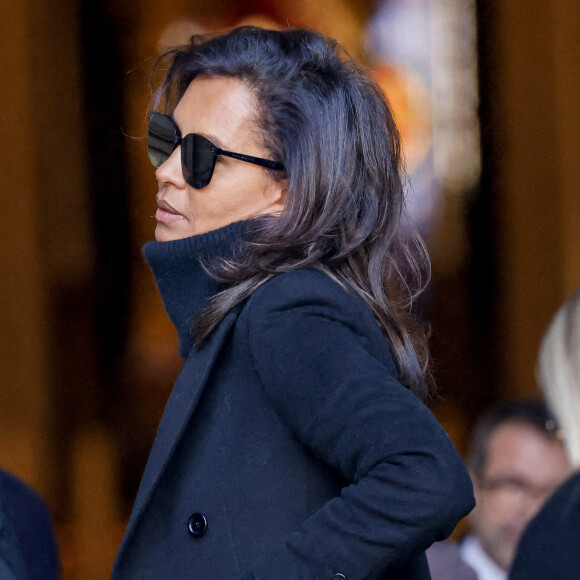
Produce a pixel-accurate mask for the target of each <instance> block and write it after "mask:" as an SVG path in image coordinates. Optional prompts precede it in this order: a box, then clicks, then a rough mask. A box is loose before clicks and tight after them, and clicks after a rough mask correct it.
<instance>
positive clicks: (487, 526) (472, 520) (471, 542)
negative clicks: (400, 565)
mask: <svg viewBox="0 0 580 580" xmlns="http://www.w3.org/2000/svg"><path fill="white" fill-rule="evenodd" d="M467 466H468V468H469V471H470V474H471V478H472V480H473V487H474V491H475V498H476V502H477V505H476V507H475V509H474V510H473V511H472V512H471V514H470V515H469V518H468V521H469V524H470V533H469V534H468V535H467V536H465V538H463V540H462V541H461V542H460V543H459V545H455V544H449V543H446V544H436V545H434V546H433V547H432V548H431V550H430V551H429V552H428V558H429V565H430V567H431V574H432V577H433V580H473V579H475V578H477V580H507V577H508V572H509V569H510V567H511V565H512V562H513V558H514V554H515V550H516V547H517V544H518V541H519V539H520V537H521V535H522V532H523V531H524V528H525V527H526V525H527V523H528V522H529V521H530V520H531V519H532V518H533V517H534V515H535V514H536V513H537V512H538V510H539V509H540V507H541V506H542V505H543V504H544V502H545V501H546V499H547V498H548V496H549V495H550V494H551V493H552V492H553V491H554V490H555V489H556V487H558V486H559V485H560V483H562V482H563V481H564V479H566V477H567V476H568V475H569V473H570V465H569V463H568V459H567V457H566V453H565V451H564V445H563V443H562V440H561V437H560V433H559V431H558V428H557V425H556V422H555V420H554V418H553V417H552V416H551V415H550V414H549V412H548V410H547V408H546V405H545V404H544V403H543V402H542V401H540V400H535V399H530V400H522V401H508V402H505V403H503V404H502V405H500V406H499V407H497V408H496V409H493V410H492V411H489V412H487V413H486V414H485V415H483V416H482V417H481V419H480V420H479V421H478V423H477V425H476V427H475V429H474V432H473V436H472V441H471V448H470V452H469V455H468V458H467ZM474 573H475V575H474Z"/></svg>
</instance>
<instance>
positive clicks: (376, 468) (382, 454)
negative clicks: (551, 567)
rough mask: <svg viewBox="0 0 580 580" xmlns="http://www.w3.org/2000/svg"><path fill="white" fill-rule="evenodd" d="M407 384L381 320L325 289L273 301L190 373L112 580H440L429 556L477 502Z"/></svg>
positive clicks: (257, 302) (326, 283) (268, 288)
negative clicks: (432, 577)
mask: <svg viewBox="0 0 580 580" xmlns="http://www.w3.org/2000/svg"><path fill="white" fill-rule="evenodd" d="M395 374H396V371H395V366H394V364H393V360H392V358H391V355H390V352H389V349H388V347H387V345H386V343H385V339H384V337H383V335H382V333H381V332H380V330H379V327H378V325H377V322H376V320H375V318H374V316H373V315H372V313H371V311H370V310H369V309H368V307H367V306H366V305H365V304H364V302H363V301H362V300H361V299H359V298H357V297H354V296H352V295H350V294H348V293H347V292H345V291H344V290H343V289H342V288H341V287H340V286H339V285H338V284H336V283H335V282H334V281H332V280H331V279H330V278H329V277H327V276H326V275H324V274H321V273H319V272H315V271H312V270H301V271H295V272H291V273H288V274H283V275H280V276H277V277H276V278H274V279H273V280H271V281H270V282H267V283H266V284H264V285H263V286H261V287H260V288H259V289H258V290H257V291H256V292H255V293H254V294H253V295H252V297H251V298H250V299H249V300H248V301H247V303H246V304H245V306H244V307H243V308H240V309H238V311H236V312H232V313H230V314H229V315H228V316H227V317H226V318H225V319H224V321H223V322H222V323H221V325H220V326H219V328H218V329H217V330H216V331H215V332H214V333H213V335H212V336H211V338H210V339H209V340H208V341H207V343H206V344H205V345H204V346H203V348H201V349H200V350H199V351H192V352H191V353H190V354H189V356H188V357H187V358H186V360H185V362H184V365H183V368H182V371H181V373H180V375H179V377H178V379H177V382H176V384H175V387H174V389H173V392H172V394H171V397H170V399H169V401H168V403H167V407H166V409H165V413H164V416H163V419H162V421H161V424H160V427H159V430H158V433H157V437H156V440H155V443H154V445H153V449H152V451H151V454H150V457H149V462H148V465H147V468H146V470H145V474H144V476H143V479H142V482H141V487H140V490H139V493H138V496H137V500H136V502H135V506H134V509H133V513H132V516H131V519H130V522H129V526H128V529H127V532H126V535H125V538H124V540H123V543H122V545H121V548H120V550H119V553H118V556H117V560H116V563H115V568H114V572H113V578H115V579H119V580H120V579H128V578H140V579H159V578H163V579H165V578H172V579H173V578H194V579H197V580H230V579H239V578H244V579H248V580H249V579H255V580H290V579H292V580H302V579H303V580H317V579H321V580H330V579H331V578H335V577H336V578H344V577H346V578H347V580H362V579H385V578H392V579H403V578H404V579H405V580H409V579H425V578H429V571H428V568H427V563H426V559H425V555H424V550H425V549H426V548H427V547H428V546H429V545H430V544H431V543H432V542H433V541H435V540H442V539H444V538H445V537H446V536H447V535H448V534H450V533H451V531H452V530H453V528H454V526H455V524H456V523H457V521H458V520H459V519H460V518H462V517H463V516H464V515H465V514H466V513H467V512H469V510H470V509H471V508H472V507H473V504H474V502H473V494H472V487H471V482H470V479H469V477H468V475H467V473H466V471H465V469H464V467H463V464H462V461H461V459H460V458H459V456H458V454H457V452H456V451H455V449H454V447H453V445H452V444H451V442H450V441H449V439H448V437H447V435H446V434H445V432H444V431H443V429H442V428H441V427H440V425H439V424H438V422H437V421H436V419H435V418H434V417H433V415H432V414H431V413H430V412H429V411H428V410H427V408H426V407H425V406H424V405H423V403H421V402H420V401H419V400H418V399H417V397H415V396H414V395H413V394H412V393H410V392H409V391H408V390H407V389H406V388H404V387H403V386H401V385H400V384H399V383H398V382H397V381H396V380H395V378H394V376H395ZM192 516H193V517H192ZM335 574H336V576H335ZM341 574H342V575H341Z"/></svg>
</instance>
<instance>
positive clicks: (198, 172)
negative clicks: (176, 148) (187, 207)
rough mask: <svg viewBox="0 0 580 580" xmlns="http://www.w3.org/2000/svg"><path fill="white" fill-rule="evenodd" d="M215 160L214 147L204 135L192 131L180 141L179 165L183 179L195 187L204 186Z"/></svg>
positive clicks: (209, 179) (209, 177)
mask: <svg viewBox="0 0 580 580" xmlns="http://www.w3.org/2000/svg"><path fill="white" fill-rule="evenodd" d="M215 162H216V153H215V147H214V146H213V144H212V143H211V141H208V140H207V139H206V138H205V137H202V136H201V135H196V134H194V133H192V134H190V135H187V136H186V137H184V139H183V141H182V143H181V167H182V170H183V176H184V177H185V181H187V183H189V185H191V186H192V187H194V188H195V189H201V188H202V187H205V186H206V185H207V184H208V183H209V182H210V181H211V176H212V175H213V170H214V167H215Z"/></svg>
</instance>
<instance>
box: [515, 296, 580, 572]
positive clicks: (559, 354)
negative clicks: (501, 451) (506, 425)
mask: <svg viewBox="0 0 580 580" xmlns="http://www.w3.org/2000/svg"><path fill="white" fill-rule="evenodd" d="M539 377H540V385H541V387H542V390H543V391H544V394H545V395H546V399H547V400H548V402H549V404H550V405H551V407H552V409H553V411H554V413H555V415H556V416H557V417H558V420H559V422H560V424H561V426H562V430H563V434H564V444H565V446H566V451H567V453H568V458H569V460H570V464H571V465H572V468H573V469H574V470H575V473H574V474H573V475H572V477H570V478H569V479H568V480H567V481H566V482H565V483H564V484H563V485H562V486H561V487H560V488H559V489H558V490H557V491H556V492H555V493H554V495H553V496H552V497H551V498H550V499H549V500H548V502H547V503H546V504H545V506H544V507H543V508H542V510H541V511H540V512H539V513H538V515H537V516H536V517H535V518H534V519H533V520H532V521H531V523H530V524H529V526H528V527H527V529H526V531H525V532H524V535H523V536H522V540H521V542H520V544H519V546H518V551H517V554H516V558H515V561H514V565H513V568H512V572H511V574H510V578H512V579H514V580H517V579H522V580H524V579H526V580H534V579H536V578H537V579H538V580H540V579H541V580H552V579H553V580H556V579H557V580H566V579H568V578H569V579H571V580H572V579H576V578H578V575H579V572H578V571H579V570H580V551H579V550H578V544H579V542H580V471H579V468H580V423H579V422H578V410H579V409H580V290H578V291H576V293H575V294H574V295H573V296H572V297H571V298H570V299H569V300H568V301H567V302H565V303H564V305H563V306H562V307H561V308H560V310H558V312H557V313H556V316H555V317H554V320H553V321H552V323H551V325H550V327H549V329H548V331H547V333H546V336H545V337H544V340H543V342H542V348H541V350H540V363H539Z"/></svg>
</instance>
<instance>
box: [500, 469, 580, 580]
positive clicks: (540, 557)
mask: <svg viewBox="0 0 580 580" xmlns="http://www.w3.org/2000/svg"><path fill="white" fill-rule="evenodd" d="M579 577H580V472H576V474H574V475H573V476H572V477H571V478H570V479H568V480H567V481H566V482H565V483H564V484H563V485H562V486H561V487H560V488H559V489H558V490H557V491H556V492H555V493H554V495H553V496H552V497H551V498H550V499H549V500H548V501H547V502H546V504H545V505H544V507H543V508H542V509H541V510H540V512H539V513H538V515H537V516H536V517H535V518H534V519H533V520H532V521H531V522H530V523H529V524H528V527H527V528H526V530H525V532H524V534H523V536H522V539H521V540H520V544H519V546H518V550H517V552H516V557H515V560H514V564H513V567H512V571H511V573H510V580H576V579H577V578H579Z"/></svg>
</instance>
